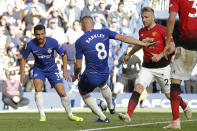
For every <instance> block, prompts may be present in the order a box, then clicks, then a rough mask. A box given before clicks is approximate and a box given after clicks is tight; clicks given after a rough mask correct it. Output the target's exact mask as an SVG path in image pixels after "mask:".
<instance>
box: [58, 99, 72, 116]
mask: <svg viewBox="0 0 197 131" xmlns="http://www.w3.org/2000/svg"><path fill="white" fill-rule="evenodd" d="M61 102H62V105H63V107H64V109H65V110H66V112H67V115H68V117H71V116H72V109H71V105H70V99H69V97H68V96H65V97H61Z"/></svg>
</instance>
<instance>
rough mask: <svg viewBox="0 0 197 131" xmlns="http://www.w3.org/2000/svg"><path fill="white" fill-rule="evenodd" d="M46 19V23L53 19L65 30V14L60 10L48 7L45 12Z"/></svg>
mask: <svg viewBox="0 0 197 131" xmlns="http://www.w3.org/2000/svg"><path fill="white" fill-rule="evenodd" d="M47 18H48V23H49V21H50V20H51V19H55V20H56V21H57V23H58V26H59V27H61V28H63V29H64V30H65V28H66V23H67V22H68V19H67V16H66V15H65V13H64V12H63V11H62V10H61V9H59V8H57V7H55V6H52V7H50V8H49V9H48V11H47ZM48 26H49V25H48Z"/></svg>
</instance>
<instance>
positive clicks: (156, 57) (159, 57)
mask: <svg viewBox="0 0 197 131" xmlns="http://www.w3.org/2000/svg"><path fill="white" fill-rule="evenodd" d="M152 55H153V56H152V61H153V62H158V61H160V60H161V58H162V57H163V56H162V54H152Z"/></svg>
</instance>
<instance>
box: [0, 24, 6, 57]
mask: <svg viewBox="0 0 197 131" xmlns="http://www.w3.org/2000/svg"><path fill="white" fill-rule="evenodd" d="M6 39H7V36H6V35H5V34H4V28H3V27H0V41H1V43H0V56H1V55H6V49H5V45H6Z"/></svg>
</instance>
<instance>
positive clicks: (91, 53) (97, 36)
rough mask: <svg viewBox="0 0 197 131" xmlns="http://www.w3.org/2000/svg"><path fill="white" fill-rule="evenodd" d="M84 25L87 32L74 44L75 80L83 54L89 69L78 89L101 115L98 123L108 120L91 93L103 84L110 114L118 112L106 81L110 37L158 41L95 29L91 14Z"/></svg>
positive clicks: (136, 41) (91, 107) (84, 99)
mask: <svg viewBox="0 0 197 131" xmlns="http://www.w3.org/2000/svg"><path fill="white" fill-rule="evenodd" d="M81 27H82V30H83V31H84V33H85V34H84V35H82V36H81V37H80V38H79V39H78V40H77V41H76V43H75V47H76V63H75V67H74V75H73V77H72V81H75V80H76V79H78V74H79V73H80V71H81V67H82V56H83V55H84V56H85V62H86V69H85V71H84V72H83V74H82V76H81V78H80V80H79V83H78V88H79V92H80V94H81V96H82V99H83V101H84V102H85V104H86V105H87V106H88V107H89V108H90V109H91V110H92V111H93V112H94V113H95V114H96V115H97V116H98V117H99V119H98V120H97V121H95V122H105V123H108V122H109V120H108V118H107V117H106V116H105V115H104V114H103V112H102V111H101V110H100V108H99V107H98V105H97V104H96V100H95V99H94V98H92V97H91V95H90V94H89V93H90V92H92V91H93V90H94V89H95V88H96V87H100V89H101V92H102V95H103V97H104V98H105V100H106V102H107V106H108V109H109V111H110V113H111V114H114V113H115V107H114V106H113V104H112V93H111V90H110V88H109V87H108V86H107V84H106V82H107V80H108V77H109V67H108V63H107V61H108V53H109V39H116V40H120V41H123V42H126V43H129V44H135V45H141V46H146V47H152V46H154V45H155V44H156V43H144V42H141V41H139V40H137V39H134V38H132V37H129V36H123V35H121V34H118V33H116V32H113V31H110V30H109V29H99V30H96V29H94V22H93V19H92V17H90V16H85V17H83V18H82V19H81Z"/></svg>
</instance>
